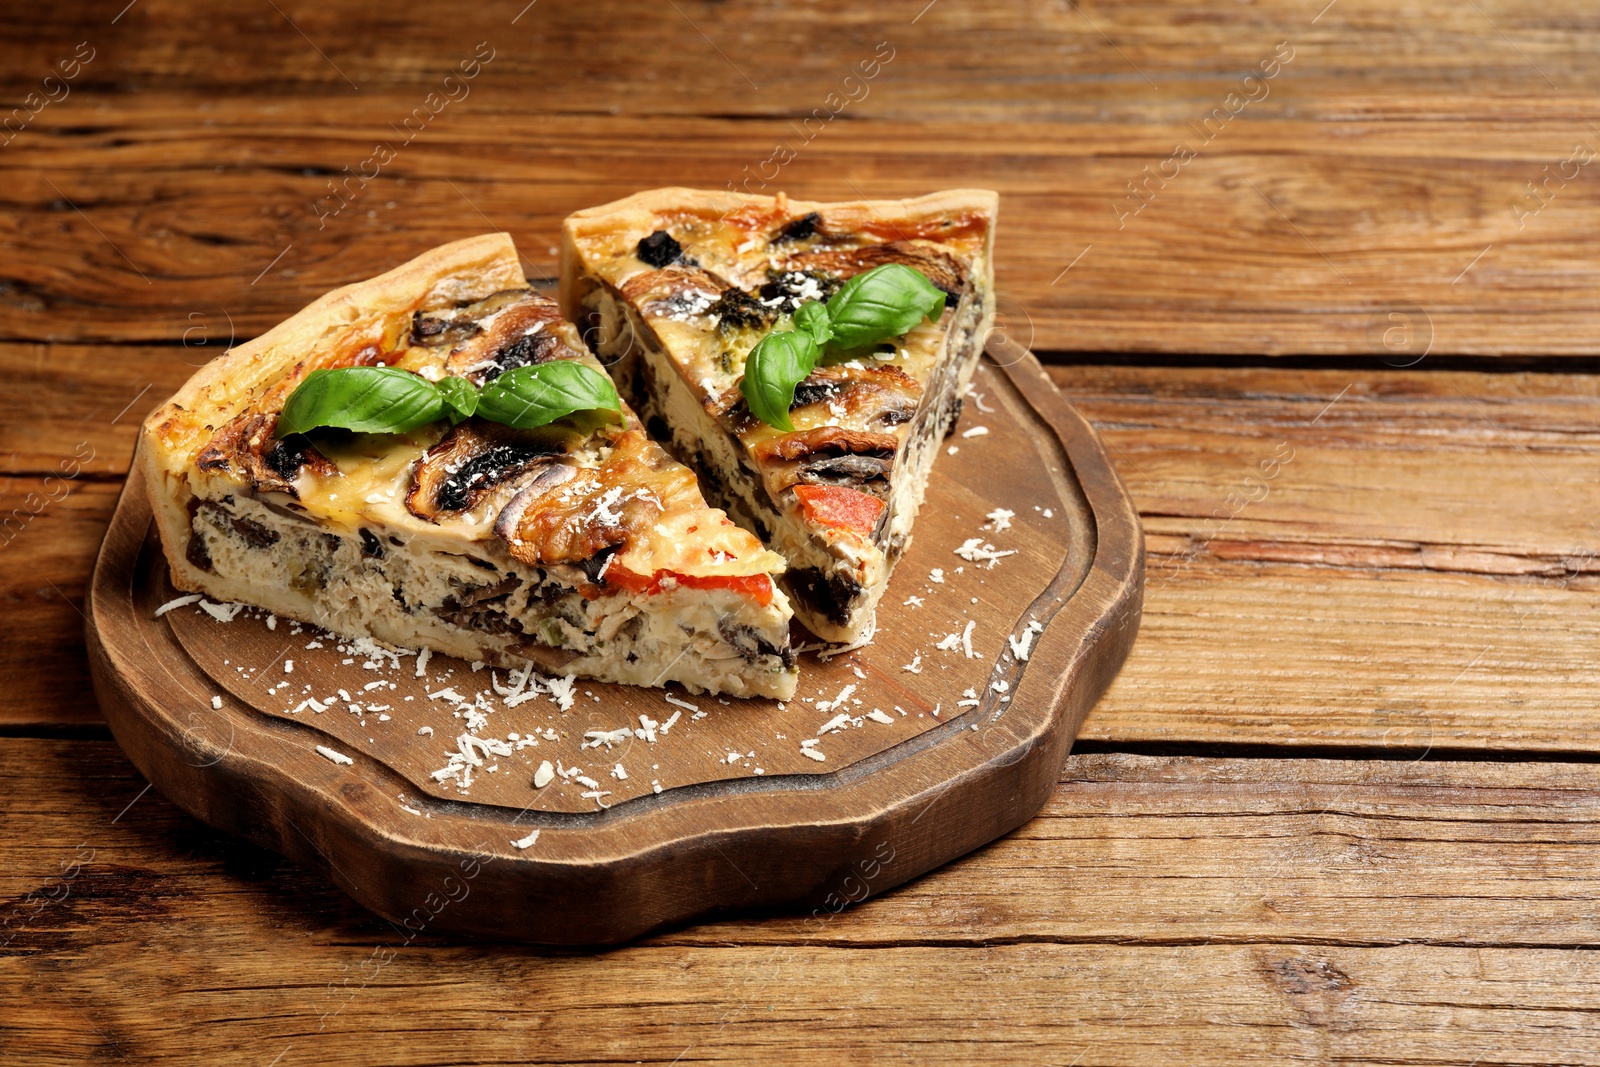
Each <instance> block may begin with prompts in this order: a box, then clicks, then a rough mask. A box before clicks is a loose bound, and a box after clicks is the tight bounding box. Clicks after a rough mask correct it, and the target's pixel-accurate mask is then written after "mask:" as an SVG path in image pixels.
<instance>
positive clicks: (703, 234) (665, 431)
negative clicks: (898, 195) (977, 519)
mask: <svg viewBox="0 0 1600 1067" xmlns="http://www.w3.org/2000/svg"><path fill="white" fill-rule="evenodd" d="M998 205H999V198H998V196H997V195H996V194H995V193H993V192H990V191H987V190H978V189H956V190H948V191H945V192H939V193H933V194H930V195H928V196H923V197H917V198H914V199H907V200H862V201H850V202H843V203H819V202H812V201H800V200H790V199H788V198H787V197H785V196H783V195H782V194H780V195H778V196H776V197H767V196H749V195H743V194H734V193H722V192H712V191H705V190H697V189H680V188H670V189H656V190H651V191H649V192H643V193H639V194H636V195H634V196H630V197H627V198H626V199H623V200H619V201H617V202H615V203H612V204H607V205H604V206H602V207H596V208H590V209H587V210H584V211H579V212H576V213H575V214H573V215H571V216H569V217H568V219H567V220H566V222H565V224H564V225H563V228H562V247H561V255H562V260H561V306H562V311H563V313H564V314H565V315H566V316H567V318H569V319H571V320H572V321H574V322H576V323H579V324H580V325H581V326H582V327H583V328H584V329H585V330H586V333H587V334H588V335H589V337H590V340H591V343H592V344H593V345H594V347H595V349H596V351H597V352H598V353H599V355H600V356H601V358H602V360H604V361H607V362H609V363H610V364H612V371H613V375H614V376H615V377H616V378H617V379H618V382H619V385H620V386H622V388H623V391H624V395H625V396H626V397H627V398H628V400H629V401H630V403H632V404H633V405H634V407H635V408H636V410H638V411H639V412H640V414H641V415H642V416H643V417H644V418H645V419H646V422H647V424H649V425H650V427H651V429H652V432H654V433H655V435H656V436H657V437H658V438H661V439H665V438H667V437H668V436H670V446H671V447H672V449H673V450H674V452H675V454H677V455H678V456H679V458H681V459H683V460H684V461H685V462H686V463H688V464H689V465H690V466H692V467H694V468H695V469H696V471H697V473H698V474H699V475H700V477H701V482H702V485H703V486H704V487H705V488H706V491H707V493H708V495H709V496H710V497H711V499H712V500H713V501H714V502H715V503H717V504H719V505H720V506H722V507H724V508H726V509H727V511H728V512H729V514H730V515H732V516H733V517H734V519H735V520H736V521H738V522H739V523H740V524H741V525H744V526H745V527H746V528H747V529H750V530H752V531H754V532H756V533H757V534H758V535H760V536H761V537H762V538H763V540H765V541H766V543H767V544H768V546H769V547H771V548H772V549H774V550H775V551H778V552H780V553H781V554H783V555H784V556H785V557H786V559H787V560H788V562H789V569H788V571H787V573H786V575H785V579H784V580H785V584H786V586H787V588H788V589H789V591H790V593H791V596H792V597H793V600H794V604H795V614H796V616H797V617H798V618H800V620H801V621H802V622H804V623H805V625H806V626H807V627H808V628H809V629H810V630H812V632H813V633H815V634H817V635H818V636H819V637H821V638H823V639H824V640H825V641H828V642H832V643H837V644H854V643H859V642H861V641H863V640H866V639H868V638H869V637H870V635H871V632H872V629H873V626H874V617H875V609H876V605H877V602H878V600H879V599H880V598H881V597H882V595H883V592H884V589H885V586H886V583H887V580H888V576H889V572H890V570H891V569H892V567H893V566H894V563H895V561H896V560H897V559H898V558H899V556H900V554H901V553H902V552H903V550H904V548H905V546H906V544H907V543H908V541H909V538H910V534H911V526H912V520H913V519H914V518H915V515H916V513H917V510H918V509H919V508H920V506H921V503H922V498H923V493H924V489H925V487H926V484H927V478H928V473H929V471H930V470H931V467H932V464H933V461H934V457H935V455H936V454H937V451H938V445H939V442H940V441H941V440H942V438H943V436H944V435H945V433H947V432H948V430H949V428H950V427H951V426H952V425H953V423H954V421H955V418H956V417H957V415H958V414H959V411H960V405H961V398H962V396H963V395H964V393H965V392H966V389H967V386H968V384H969V381H970V378H971V375H972V373H973V370H974V369H975V367H976V363H977V359H978V357H979V354H980V353H981V351H982V349H983V345H984V341H985V339H986V338H987V335H988V332H989V330H990V328H991V326H992V323H993V317H994V296H993V293H994V286H993V268H992V262H993V241H994V220H995V216H996V213H997V211H998ZM892 262H897V263H904V264H906V265H908V266H912V267H915V268H917V269H918V270H920V271H922V272H923V273H924V274H925V275H927V276H928V277H929V278H930V280H932V281H933V282H934V284H935V285H937V286H939V288H941V289H943V290H944V291H945V292H946V296H947V300H946V304H947V306H946V311H945V313H944V314H943V315H942V316H941V318H940V320H939V321H938V322H937V323H934V322H924V323H923V324H921V325H920V326H917V327H914V328H913V329H912V330H911V332H910V333H909V334H907V335H906V336H905V337H904V338H902V339H901V340H900V341H899V342H898V343H896V344H890V345H884V346H880V349H881V350H880V351H877V352H874V353H869V354H866V355H863V356H858V357H856V358H852V359H849V360H846V361H844V362H837V361H836V362H835V363H834V364H833V365H827V366H822V367H819V368H818V369H817V370H816V371H815V372H814V373H813V374H812V375H811V377H809V378H807V379H806V381H804V382H802V383H801V385H800V387H799V388H798V389H797V390H796V403H795V406H794V407H793V408H791V411H790V417H791V419H792V421H793V423H794V426H795V430H794V431H793V432H785V431H781V430H778V429H775V428H773V427H771V426H767V425H766V424H764V423H762V422H760V421H758V420H756V419H755V418H754V417H753V416H751V415H750V414H749V412H748V410H747V409H746V407H745V405H744V402H743V398H742V396H741V395H740V393H739V390H738V381H739V377H740V375H741V373H742V370H743V364H744V360H745V358H746V357H747V355H748V354H749V351H750V349H751V348H752V347H753V346H754V345H755V343H756V342H757V341H758V340H759V339H760V338H761V337H762V336H764V335H765V334H766V333H767V332H769V331H770V330H772V329H774V328H784V326H785V325H786V324H787V322H788V319H789V317H790V316H791V315H792V312H793V310H794V308H795V307H796V306H798V304H799V303H801V302H802V301H804V300H808V299H812V300H816V299H825V298H826V296H827V295H828V294H829V293H831V292H832V291H833V289H834V288H836V287H837V286H838V285H839V284H841V283H842V282H843V281H844V280H846V279H848V278H850V277H853V276H854V275H856V274H858V273H861V272H863V271H865V270H868V269H871V268H872V267H875V266H878V265H880V264H884V263H892ZM657 420H659V422H658V421H657ZM869 523H870V527H869Z"/></svg>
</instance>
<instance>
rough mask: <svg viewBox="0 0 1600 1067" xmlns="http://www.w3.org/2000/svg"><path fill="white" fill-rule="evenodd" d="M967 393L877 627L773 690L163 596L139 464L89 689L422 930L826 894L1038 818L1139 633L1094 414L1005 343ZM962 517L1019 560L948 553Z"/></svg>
mask: <svg viewBox="0 0 1600 1067" xmlns="http://www.w3.org/2000/svg"><path fill="white" fill-rule="evenodd" d="M974 389H975V395H974V396H972V397H969V399H968V401H967V404H966V410H965V413H964V415H963V418H962V420H961V423H960V425H959V426H958V428H957V432H956V433H955V434H954V435H952V436H951V437H950V438H949V440H948V441H947V442H946V445H945V447H946V449H947V451H948V452H949V453H950V454H947V455H943V456H941V457H940V459H939V463H938V465H937V467H936V468H935V470H934V474H933V478H932V481H931V483H930V485H929V489H928V500H927V503H926V504H925V505H924V508H923V511H922V513H921V515H920V516H919V518H918V520H917V526H916V529H915V538H914V541H913V543H912V545H911V546H910V548H909V549H908V551H907V552H906V555H905V556H904V558H903V559H902V560H901V561H900V563H899V565H898V567H897V569H896V572H895V576H894V579H893V582H892V583H891V588H890V591H889V595H888V596H887V597H886V598H885V600H884V603H883V606H882V607H881V608H880V611H879V631H878V635H877V638H876V640H875V641H874V642H873V644H871V645H870V646H868V647H866V648H863V649H860V650H857V651H854V652H850V653H847V654H844V655H840V656H834V657H831V658H829V659H828V660H826V661H822V660H819V659H818V657H817V656H816V655H815V654H812V653H806V654H803V655H802V657H801V680H800V690H799V693H798V694H797V696H796V698H795V699H794V700H792V701H790V702H788V703H787V704H786V705H784V704H778V703H776V702H774V701H768V700H727V699H718V698H715V697H710V696H704V695H701V696H692V695H690V694H688V693H685V692H683V691H681V690H678V689H676V688H674V689H672V690H670V691H663V690H659V689H641V688H634V687H628V686H613V685H605V684H600V683H594V682H584V681H583V680H581V679H579V680H578V681H577V682H576V683H575V685H574V686H573V688H572V691H571V694H570V700H567V701H561V700H559V699H558V698H557V696H552V695H550V694H547V693H543V694H535V695H534V696H532V697H531V698H530V697H528V696H527V695H526V692H525V691H523V692H519V691H518V690H517V688H516V685H515V680H514V679H513V678H511V677H508V675H507V672H505V671H503V670H492V669H490V668H481V669H479V670H476V671H475V670H473V669H472V666H471V665H469V664H466V663H463V662H460V661H458V660H453V659H450V658H448V657H444V656H434V657H431V659H429V660H428V661H427V662H426V663H425V664H424V663H422V662H421V660H420V659H419V657H418V656H416V655H414V654H398V655H389V654H380V655H372V654H364V653H362V652H360V651H358V650H356V649H354V648H352V647H351V646H350V645H349V644H348V643H347V642H343V641H341V640H340V639H339V638H337V637H333V636H330V635H328V634H325V633H322V632H320V631H316V630H313V629H311V628H308V627H302V626H300V625H299V624H297V623H292V622H290V621H289V620H284V619H269V618H268V617H267V616H265V615H264V614H263V613H261V612H258V611H255V610H253V609H244V610H241V611H238V612H237V613H231V612H230V611H228V610H222V609H221V608H220V607H217V606H213V607H214V610H213V611H209V612H208V611H207V610H205V607H204V605H194V604H191V605H184V606H182V607H178V608H174V609H170V610H168V611H167V612H165V613H164V614H162V615H160V616H157V614H156V612H157V609H158V608H160V607H162V606H163V605H164V604H167V603H169V602H170V601H172V600H173V599H175V598H176V597H177V596H178V595H179V594H178V592H177V591H176V590H174V589H173V588H172V587H171V585H170V584H169V582H168V578H167V573H166V567H165V563H164V561H163V558H162V555H161V551H160V546H159V544H158V542H157V540H156V534H155V530H154V528H153V526H152V523H151V519H150V512H149V508H148V505H147V503H146V498H145V488H144V486H143V484H141V480H140V477H139V475H138V474H137V473H135V474H134V475H133V476H131V477H130V478H129V481H128V484H127V486H126V488H125V489H124V491H123V494H122V498H121V500H120V501H119V503H118V505H117V509H116V512H115V515H114V516H113V518H112V522H111V527H110V529H109V531H108V532H107V534H106V539H105V543H104V544H103V546H102V548H101V550H100V555H99V558H98V560H97V562H96V566H95V573H94V576H93V579H92V582H91V588H90V596H89V605H88V612H87V619H88V644H89V651H90V662H91V665H92V670H93V676H94V684H95V691H96V694H97V696H98V697H99V700H100V703H101V706H102V708H103V709H104V712H105V715H106V718H107V720H108V721H109V722H110V724H111V728H112V730H113V732H114V733H115V735H116V737H117V740H118V741H119V742H120V743H121V744H122V747H123V748H124V749H125V750H126V751H127V753H128V755H129V757H130V758H131V759H132V760H133V762H134V763H135V764H136V765H137V766H138V768H139V769H140V771H142V772H143V773H144V774H145V776H146V777H148V778H149V779H150V781H151V782H152V783H154V784H155V786H156V787H157V788H158V789H160V790H161V791H162V792H163V793H164V794H166V795H167V796H168V797H170V798H171V799H172V800H173V801H174V802H175V803H177V804H178V805H179V806H180V807H182V808H184V809H185V810H187V811H189V812H190V813H192V814H193V815H194V816H196V817H197V818H199V819H201V820H202V821H204V822H206V823H209V824H211V825H213V826H216V827H218V828H220V829H224V830H227V831H230V832H233V833H236V834H239V835H241V836H244V837H246V838H249V839H250V840H252V841H255V842H257V843H259V844H261V845H264V846H266V847H268V848H271V849H275V850H276V851H278V852H281V853H283V854H285V855H287V856H289V857H290V858H291V859H293V860H295V861H296V862H299V863H301V864H304V865H307V866H310V867H314V868H319V869H321V870H324V871H326V872H327V874H328V876H329V877H330V878H332V880H333V881H334V882H335V883H336V884H338V885H339V886H340V887H341V888H343V889H344V890H345V891H346V892H348V893H349V894H350V895H351V896H353V897H354V898H356V899H357V900H358V901H360V902H361V903H362V904H364V905H366V906H367V907H369V908H371V909H372V910H374V911H376V912H378V913H379V914H380V915H383V916H385V917H386V918H388V919H390V920H392V921H394V922H397V923H400V924H403V925H404V927H405V928H406V929H407V930H408V931H410V932H411V933H412V934H415V933H420V932H423V931H427V932H429V933H452V934H466V935H475V936H480V937H489V938H509V939H520V940H529V941H537V942H544V943H575V944H590V943H600V942H614V941H619V940H623V939H626V938H630V937H634V936H636V935H638V934H641V933H643V932H645V931H648V930H651V929H653V928H655V927H658V926H661V925H663V924H666V923H671V922H676V921H682V920H685V919H688V918H690V917H693V916H697V915H701V914H703V913H706V912H709V911H713V910H719V909H730V908H739V909H748V908H761V907H775V906H784V907H794V906H800V907H811V908H814V909H816V911H815V914H817V915H819V916H821V915H825V914H828V913H831V912H833V911H837V910H839V909H840V908H842V907H844V906H846V905H847V904H848V903H851V902H855V901H859V900H862V899H865V898H866V897H867V896H869V895H872V894H876V893H881V892H883V891H884V890H886V889H889V888H890V887H892V886H895V885H898V884H900V883H902V882H904V881H906V880H907V879H910V878H913V877H915V876H917V875H919V874H922V873H924V872H925V871H928V870H930V869H932V868H934V867H936V866H938V865H940V864H943V863H945V862H948V861H949V860H951V859H954V858H956V857H957V856H960V855H962V854H964V853H966V852H968V851H970V850H972V849H974V848H977V847H978V846H980V845H983V844H985V843H986V842H988V841H991V840H993V839H994V838H996V837H998V836H1000V835H1001V834H1004V833H1006V832H1007V831H1009V830H1011V829H1013V828H1014V827H1016V826H1018V825H1020V824H1021V823H1023V822H1024V821H1026V820H1027V819H1029V818H1030V817H1031V816H1032V815H1033V814H1034V813H1035V812H1037V811H1038V810H1039V808H1040V807H1041V806H1042V805H1043V804H1044V802H1045V800H1046V799H1047V798H1048V796H1049V795H1050V792H1051V790H1052V788H1053V787H1054V785H1055V782H1056V777H1057V774H1058V772H1059V770H1060V768H1061V763H1062V760H1063V759H1064V758H1065V757H1066V755H1067V752H1068V750H1069V748H1070V747H1071V743H1072V740H1073V738H1074V737H1075V736H1076V734H1077V730H1078V726H1079V724H1080V723H1081V721H1082V720H1083V717H1084V715H1085V714H1086V713H1087V711H1088V709H1089V708H1090V707H1091V706H1092V705H1093V704H1094V702H1095V700H1096V699H1097V698H1098V697H1099V695H1100V694H1101V692H1103V691H1104V689H1105V687H1106V686H1107V685H1108V684H1109V683H1110V681H1111V679H1112V677H1113V676H1114V675H1115V674H1116V671H1117V670H1118V668H1119V667H1120V666H1121V665H1122V662H1123V659H1124V658H1125V657H1126V655H1127V652H1128V649H1129V647H1130V645H1131V644H1132V642H1133V637H1134V634H1135V632H1136V631H1137V629H1138V623H1139V616H1140V608H1141V594H1142V587H1143V573H1144V545H1143V536H1142V533H1141V531H1140V527H1139V521H1138V516H1137V514H1136V513H1135V511H1134V509H1133V507H1132V504H1131V503H1130V501H1129V499H1128V497H1127V495H1126V493H1125V491H1124V490H1123V487H1122V485H1121V483H1120V481H1119V480H1118V478H1117V476H1116V474H1115V473H1114V472H1113V470H1112V469H1111V466H1110V464H1109V462H1108V461H1107V458H1106V455H1105V452H1104V450H1103V449H1102V447H1101V444H1100V441H1099V439H1098V438H1097V437H1096V435H1095V433H1094V431H1093V430H1092V429H1091V428H1090V427H1089V425H1088V424H1087V423H1086V422H1085V421H1084V420H1083V418H1082V417H1081V416H1079V415H1078V414H1077V413H1076V412H1075V411H1073V409H1072V408H1071V407H1070V405H1068V404H1067V402H1066V401H1065V400H1064V399H1063V397H1062V396H1061V394H1060V393H1059V392H1058V391H1057V390H1056V388H1055V386H1054V385H1052V384H1051V382H1050V380H1049V379H1048V377H1046V375H1045V373H1044V371H1043V370H1042V369H1041V368H1040V366H1039V364H1038V363H1037V362H1036V361H1035V360H1034V358H1033V357H1032V355H1031V354H1028V353H1026V352H1019V351H1018V350H1017V349H1016V347H1015V346H1011V347H1010V348H1007V347H1005V346H1004V345H991V349H990V352H989V355H988V358H987V359H986V360H985V362H984V364H983V365H982V367H981V368H980V370H979V372H978V375H977V378H976V379H975V387H974ZM980 427H981V428H982V429H981V430H980ZM968 435H971V436H968ZM133 469H134V471H135V472H137V471H138V470H139V465H138V464H137V463H136V464H134V468H133ZM1000 510H1004V511H1010V512H1012V513H1013V514H1012V516H1011V517H1010V518H1009V520H1007V519H1006V518H1004V517H998V518H997V517H993V516H992V513H997V512H998V511H1000ZM974 537H976V538H980V539H981V540H980V542H979V545H978V547H979V548H980V549H983V548H987V549H992V550H993V551H995V552H1007V553H1013V554H1010V555H1005V556H1003V557H1000V558H998V559H996V560H993V561H992V562H990V561H978V562H974V561H972V560H969V559H965V558H963V557H962V556H960V555H958V554H957V552H956V550H957V549H958V548H960V547H961V546H962V545H963V544H964V543H965V542H967V541H968V540H969V539H971V538H974ZM940 579H942V580H940ZM230 613H231V614H232V615H233V617H232V618H231V619H226V618H218V617H217V616H218V615H222V616H227V615H229V614H230ZM1030 624H1036V625H1034V626H1032V627H1031V629H1032V631H1033V632H1032V633H1031V636H1032V640H1031V643H1030V647H1029V653H1030V654H1029V655H1028V656H1027V658H1026V659H1025V660H1022V659H1019V658H1018V657H1017V655H1016V652H1015V651H1014V644H1013V642H1017V643H1020V642H1021V641H1022V639H1023V635H1024V634H1027V633H1029V631H1030ZM1040 627H1042V629H1040ZM969 644H970V654H969ZM563 704H566V705H567V706H565V707H563V706H562V705H563ZM318 709H321V710H318ZM674 714H676V715H677V718H676V720H675V721H674V720H673V716H674ZM469 724H470V725H472V727H473V733H474V734H475V736H477V737H480V738H485V739H491V740H493V741H495V742H499V744H498V745H496V746H495V747H496V749H497V750H498V751H500V752H501V753H502V754H499V755H494V754H489V753H486V752H484V751H483V750H482V749H481V748H479V747H476V746H472V745H471V744H470V743H469V747H470V748H471V749H472V751H473V752H474V754H475V755H476V756H477V758H479V759H481V760H482V761H483V762H482V763H481V764H480V765H478V766H474V767H471V774H470V776H468V775H467V774H464V773H457V774H456V775H454V776H449V775H448V774H447V773H446V772H447V770H448V760H449V756H450V753H451V752H453V751H455V750H457V749H458V747H460V742H459V740H458V739H459V738H460V737H461V735H463V734H466V733H467V732H468V726H469ZM812 741H814V742H815V743H814V744H810V743H808V744H807V745H805V746H804V748H805V749H809V750H810V751H812V752H814V753H816V754H817V755H820V756H821V757H822V758H821V759H818V758H817V757H816V755H808V754H807V753H806V751H804V750H803V747H802V742H812ZM546 761H548V762H549V763H550V764H551V767H552V769H554V770H556V771H557V773H556V774H555V776H554V778H553V780H552V781H550V782H549V783H548V784H546V785H544V786H543V787H536V786H535V785H534V779H535V775H536V773H537V771H538V769H539V767H540V765H541V764H542V763H544V762H546ZM457 762H458V763H459V762H460V761H457ZM535 831H537V836H536V837H535V833H534V832H535Z"/></svg>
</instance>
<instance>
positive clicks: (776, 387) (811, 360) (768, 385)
mask: <svg viewBox="0 0 1600 1067" xmlns="http://www.w3.org/2000/svg"><path fill="white" fill-rule="evenodd" d="M810 306H811V307H821V306H822V305H821V304H812V305H810ZM821 356H822V349H820V348H819V347H817V341H816V338H815V337H813V336H812V335H811V334H810V333H808V332H807V331H805V330H783V331H781V332H778V333H769V334H767V336H765V337H763V338H762V339H761V340H760V341H758V342H756V346H755V347H754V348H752V349H751V350H750V355H749V356H747V357H746V358H745V361H744V377H743V378H741V379H739V392H741V393H743V394H744V402H745V405H746V406H747V407H749V408H750V414H752V415H754V416H755V417H756V418H758V419H760V420H761V421H762V422H764V423H766V424H767V425H768V426H776V427H777V428H778V429H780V430H784V431H786V432H787V431H792V430H793V429H794V423H792V422H790V421H789V406H790V405H791V404H793V403H794V389H795V386H797V385H799V384H800V383H801V382H802V381H804V380H805V377H806V375H808V374H810V373H811V372H812V370H814V369H815V368H816V365H817V360H818V359H819V358H821Z"/></svg>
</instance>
